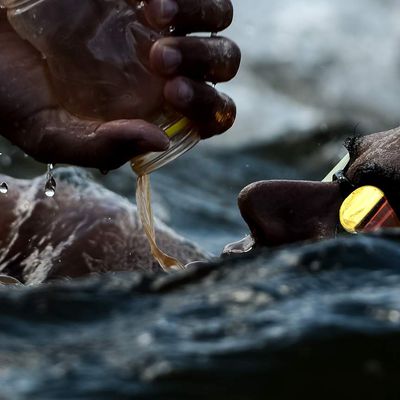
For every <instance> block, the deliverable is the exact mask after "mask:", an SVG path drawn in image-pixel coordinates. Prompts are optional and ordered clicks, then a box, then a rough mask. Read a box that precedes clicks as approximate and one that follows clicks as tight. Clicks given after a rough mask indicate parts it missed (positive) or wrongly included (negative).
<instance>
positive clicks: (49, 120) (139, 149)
mask: <svg viewBox="0 0 400 400" xmlns="http://www.w3.org/2000/svg"><path fill="white" fill-rule="evenodd" d="M21 128H22V129H21ZM8 136H11V137H9V139H10V140H11V141H12V142H13V143H14V144H16V145H17V146H19V147H20V148H22V149H23V150H24V151H25V152H26V153H27V154H29V155H31V156H32V157H33V158H35V159H37V160H38V161H41V162H44V163H53V164H56V163H57V164H58V163H64V164H73V165H78V166H82V167H91V168H99V169H104V170H111V169H115V168H118V167H120V166H121V165H123V164H124V163H126V162H127V161H129V160H130V159H131V158H133V157H136V156H138V155H140V154H144V153H147V152H150V151H164V150H166V149H168V146H169V139H168V137H167V136H166V135H165V133H164V132H163V131H162V130H161V129H160V128H158V127H157V126H155V125H153V124H150V123H148V122H146V121H142V120H117V121H111V122H105V123H98V122H94V121H86V120H81V119H79V118H76V117H74V116H72V115H71V114H69V113H67V112H65V111H63V110H58V109H55V110H45V111H42V112H40V113H38V114H37V115H35V116H34V117H32V118H30V119H29V120H28V121H25V123H24V124H22V125H21V123H19V124H18V126H14V132H9V135H8Z"/></svg>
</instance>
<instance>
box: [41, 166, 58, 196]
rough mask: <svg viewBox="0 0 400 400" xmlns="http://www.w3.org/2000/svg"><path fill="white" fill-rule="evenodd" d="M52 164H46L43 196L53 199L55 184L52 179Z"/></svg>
mask: <svg viewBox="0 0 400 400" xmlns="http://www.w3.org/2000/svg"><path fill="white" fill-rule="evenodd" d="M53 169H54V166H53V164H47V174H46V184H45V186H44V194H45V195H46V196H47V197H54V195H55V194H56V187H57V183H56V180H55V179H54V177H53Z"/></svg>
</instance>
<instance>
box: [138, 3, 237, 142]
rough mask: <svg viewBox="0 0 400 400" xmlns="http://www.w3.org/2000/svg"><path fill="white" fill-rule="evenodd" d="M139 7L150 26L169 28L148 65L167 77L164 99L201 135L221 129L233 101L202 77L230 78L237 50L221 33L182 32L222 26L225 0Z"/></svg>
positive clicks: (227, 14)
mask: <svg viewBox="0 0 400 400" xmlns="http://www.w3.org/2000/svg"><path fill="white" fill-rule="evenodd" d="M145 12H146V17H147V19H148V21H149V22H150V24H151V25H152V26H154V27H157V28H159V29H165V28H167V27H169V26H172V27H174V29H175V30H174V35H173V36H171V37H167V38H163V39H160V40H158V41H157V42H156V43H155V44H154V46H153V48H152V50H151V53H150V64H151V66H152V68H153V69H154V71H155V72H156V73H158V74H160V75H162V76H164V77H166V78H167V82H166V85H165V88H164V96H165V99H166V101H167V102H168V103H169V104H170V105H171V106H172V107H173V108H174V109H176V110H177V111H179V112H180V113H181V114H183V115H185V116H187V117H188V118H189V119H191V120H192V121H195V122H196V123H197V125H198V126H200V134H201V136H202V138H207V137H210V136H213V135H216V134H220V133H223V132H225V131H226V130H227V129H229V128H230V127H231V126H232V124H233V122H234V120H235V117H236V107H235V104H234V102H233V101H232V99H230V98H229V97H228V96H227V95H225V94H223V93H220V92H219V91H217V90H216V89H214V88H213V87H212V86H211V85H209V84H207V83H206V82H213V83H218V82H226V81H228V80H230V79H232V78H233V77H234V76H235V75H236V73H237V71H238V69H239V64H240V58H241V54H240V50H239V48H238V46H237V45H236V44H235V43H233V42H232V41H231V40H229V39H227V38H224V37H220V36H218V37H195V36H185V35H186V34H188V33H192V32H210V33H211V32H220V31H222V30H224V29H225V28H227V27H228V26H229V25H230V24H231V22H232V17H233V8H232V4H231V2H230V0H148V1H147V2H146V6H145Z"/></svg>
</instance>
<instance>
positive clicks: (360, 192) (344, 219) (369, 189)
mask: <svg viewBox="0 0 400 400" xmlns="http://www.w3.org/2000/svg"><path fill="white" fill-rule="evenodd" d="M339 218H340V223H341V225H342V227H343V228H344V229H345V230H346V231H347V232H349V233H361V232H364V233H366V232H373V231H376V230H377V229H380V228H393V227H398V226H400V221H399V219H398V217H397V215H396V213H395V211H394V210H393V208H392V207H391V205H390V204H389V202H388V201H387V199H386V197H385V194H384V193H383V192H382V190H380V189H378V188H377V187H375V186H362V187H359V188H357V189H356V190H354V191H353V192H352V193H351V194H350V195H349V196H348V197H347V198H346V199H345V200H344V202H343V203H342V206H341V207H340V212H339Z"/></svg>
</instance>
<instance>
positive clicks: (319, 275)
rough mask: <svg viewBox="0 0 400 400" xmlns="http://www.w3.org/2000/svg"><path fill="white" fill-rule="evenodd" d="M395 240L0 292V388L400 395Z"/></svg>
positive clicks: (171, 394)
mask: <svg viewBox="0 0 400 400" xmlns="http://www.w3.org/2000/svg"><path fill="white" fill-rule="evenodd" d="M399 240H400V235H399V233H393V234H391V235H387V236H386V237H358V238H356V237H352V238H338V239H335V240H331V241H327V242H322V243H319V244H309V245H304V246H293V247H291V248H288V249H282V250H278V251H274V252H268V251H267V252H264V253H260V254H255V255H252V256H247V257H245V258H238V259H232V260H225V261H224V262H222V263H220V264H215V265H210V266H205V267H201V268H199V269H195V270H192V271H188V272H185V273H182V274H177V275H174V276H165V275H159V276H155V277H151V276H143V275H138V274H129V273H128V274H126V273H124V274H116V275H106V276H102V277H98V278H92V279H89V280H82V281H76V282H65V283H59V284H56V285H49V286H42V287H37V288H19V289H18V288H13V289H10V288H6V289H0V298H1V300H0V313H1V318H0V327H1V329H0V332H1V333H0V360H1V361H0V365H1V367H0V387H1V394H0V398H2V399H41V400H42V399H111V398H112V399H128V398H129V399H131V398H135V399H136V398H138V399H205V398H207V399H221V398H223V399H225V398H226V399H266V398H270V399H289V398H312V399H314V398H315V399H320V398H324V399H337V398H345V399H347V398H349V399H350V398H351V399H358V398H360V399H361V398H368V399H372V398H374V399H376V398H379V399H396V398H399V396H400V389H399V386H398V376H399V373H400V358H399V354H398V353H399V345H400V296H399V290H398V288H399V285H400V272H399V268H398V261H397V260H398V258H399V256H400V250H399V249H400V247H399Z"/></svg>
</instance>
